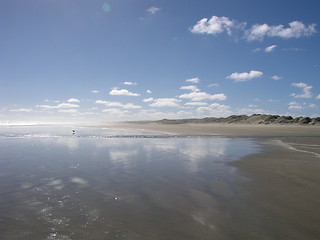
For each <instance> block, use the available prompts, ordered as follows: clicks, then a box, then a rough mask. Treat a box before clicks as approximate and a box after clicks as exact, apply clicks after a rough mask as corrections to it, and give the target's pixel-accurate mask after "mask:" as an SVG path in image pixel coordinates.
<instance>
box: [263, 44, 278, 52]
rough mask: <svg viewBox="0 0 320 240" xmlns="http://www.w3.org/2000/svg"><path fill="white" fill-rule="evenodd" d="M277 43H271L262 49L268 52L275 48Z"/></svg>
mask: <svg viewBox="0 0 320 240" xmlns="http://www.w3.org/2000/svg"><path fill="white" fill-rule="evenodd" d="M276 47H277V45H271V46H269V47H266V48H265V49H264V51H265V52H267V53H269V52H273V51H274V50H275V49H276Z"/></svg>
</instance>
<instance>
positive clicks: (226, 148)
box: [0, 123, 320, 240]
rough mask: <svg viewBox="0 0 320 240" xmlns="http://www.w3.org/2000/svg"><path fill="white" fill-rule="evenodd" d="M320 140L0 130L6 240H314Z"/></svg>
mask: <svg viewBox="0 0 320 240" xmlns="http://www.w3.org/2000/svg"><path fill="white" fill-rule="evenodd" d="M73 129H75V132H76V133H75V134H73V131H72V130H73ZM218 130H219V131H218ZM318 132H319V131H318V127H315V126H271V125H268V126H263V125H243V126H242V125H237V126H236V125H230V126H229V125H223V126H221V125H202V124H200V125H199V124H198V125H197V124H179V125H158V124H155V123H152V124H150V125H148V124H115V125H109V126H99V127H79V128H70V127H68V126H66V127H61V126H59V127H58V128H57V127H56V126H53V127H52V128H50V129H48V127H47V126H44V127H37V126H35V127H33V128H32V127H9V128H3V129H2V133H1V137H0V142H1V144H0V152H1V155H0V180H1V181H0V194H1V196H2V198H1V199H0V206H1V207H0V237H1V239H4V240H7V239H8V240H9V239H10V240H12V239H49V240H50V239H51V240H54V239H66V240H69V239H146V240H147V239H159V240H162V239H165V240H167V239H172V240H179V239H181V240H185V239H190V240H192V239H208V240H209V239H217V240H229V239H246V240H250V239H252V240H254V239H266V240H269V239H290V240H292V239H293V240H295V239H296V240H300V239H310V240H313V239H318V238H319V236H320V230H319V229H318V223H319V222H320V211H319V208H318V206H319V205H320V188H319V186H320V176H319V174H318V173H319V170H320V158H319V154H320V152H319V146H320V138H319V137H318V136H317V134H318Z"/></svg>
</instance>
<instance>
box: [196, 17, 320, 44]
mask: <svg viewBox="0 0 320 240" xmlns="http://www.w3.org/2000/svg"><path fill="white" fill-rule="evenodd" d="M246 25H247V24H246V23H245V22H238V21H235V20H232V19H229V18H228V17H218V16H212V17H211V18H210V19H209V18H203V19H201V20H199V21H198V22H197V23H196V24H195V25H194V26H193V27H191V28H190V31H191V32H192V33H195V34H210V35H215V36H216V35H218V34H221V33H224V32H226V33H227V34H228V35H229V36H231V35H232V34H233V32H235V30H238V31H240V32H243V33H244V37H243V38H244V39H246V40H248V41H255V40H260V41H262V40H264V38H266V37H279V38H284V39H289V38H301V37H308V36H311V35H313V34H315V33H316V32H317V30H316V25H315V24H310V25H305V24H304V23H303V22H300V21H293V22H290V23H289V24H288V27H284V26H283V25H268V24H254V25H252V26H251V28H249V29H247V28H246Z"/></svg>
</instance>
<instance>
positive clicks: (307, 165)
mask: <svg viewBox="0 0 320 240" xmlns="http://www.w3.org/2000/svg"><path fill="white" fill-rule="evenodd" d="M115 127H119V128H122V129H127V130H130V129H131V130H144V131H154V132H162V133H170V134H182V135H220V136H238V137H239V136H240V137H267V138H257V141H259V143H260V144H262V146H264V147H263V151H262V152H261V153H258V154H253V155H250V156H247V157H245V158H243V159H241V160H240V161H234V162H232V163H230V165H231V166H234V167H236V168H237V170H238V171H239V173H240V175H242V176H244V179H243V180H242V181H239V182H238V183H237V187H239V189H240V191H241V192H242V193H245V196H244V199H242V200H241V201H234V202H230V204H228V206H229V208H230V209H229V211H228V212H229V213H230V215H229V216H225V218H224V220H225V221H226V222H224V220H222V221H221V225H219V229H220V230H222V232H224V233H226V235H225V237H226V238H225V239H320V230H319V223H320V208H319V206H320V174H319V173H320V127H317V126H294V125H290V126H289V125H288V126H279V125H268V126H266V125H263V126H261V125H230V124H228V125H218V124H179V125H169V124H166V125H164V124H155V123H152V124H144V125H143V124H121V125H116V126H115ZM270 137H271V138H270ZM243 202H246V204H243ZM243 216H246V218H243ZM224 223H226V224H224ZM248 225H249V227H248ZM250 226H251V227H250ZM241 229H242V230H241ZM250 229H252V230H250Z"/></svg>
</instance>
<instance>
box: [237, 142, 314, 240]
mask: <svg viewBox="0 0 320 240" xmlns="http://www.w3.org/2000/svg"><path fill="white" fill-rule="evenodd" d="M263 144H266V145H267V148H265V149H266V150H265V151H264V152H263V153H260V154H254V155H251V156H249V157H245V158H244V159H242V160H241V161H236V162H233V163H231V164H232V166H236V167H237V168H238V169H239V171H240V173H241V174H242V175H243V176H245V177H247V179H248V180H247V181H242V182H241V183H239V186H241V188H242V189H244V190H245V191H246V192H247V199H246V201H247V203H248V204H246V206H247V207H248V208H247V209H242V211H241V212H239V215H241V214H247V216H248V217H249V218H254V219H257V221H256V222H255V224H256V225H263V226H264V228H263V229H264V230H265V231H264V232H259V233H258V232H256V233H254V232H253V233H251V237H254V236H256V237H257V238H256V239H261V238H258V236H259V235H262V236H265V238H264V239H320V230H319V223H320V209H319V206H320V174H319V170H320V157H319V149H320V139H319V138H293V139H292V138H287V139H279V140H270V139H269V140H266V141H265V142H264V143H263ZM259 216H263V218H261V217H259ZM261 220H262V221H261ZM241 224H245V222H242V223H241ZM253 228H254V229H259V228H257V226H253ZM248 237H249V236H248ZM247 239H249V238H247ZM253 239H254V238H253Z"/></svg>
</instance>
